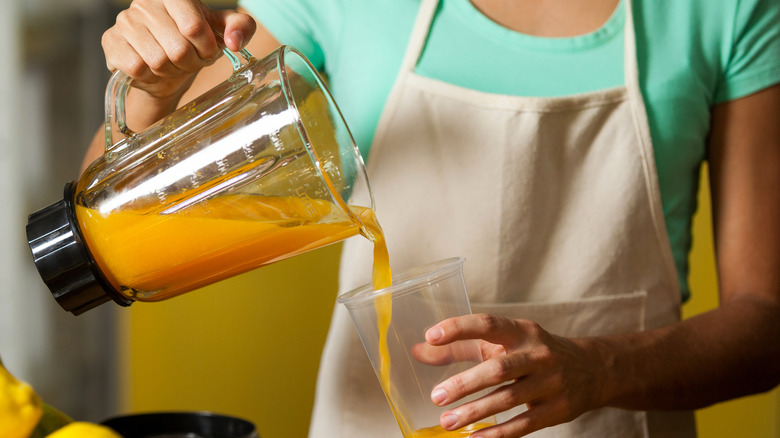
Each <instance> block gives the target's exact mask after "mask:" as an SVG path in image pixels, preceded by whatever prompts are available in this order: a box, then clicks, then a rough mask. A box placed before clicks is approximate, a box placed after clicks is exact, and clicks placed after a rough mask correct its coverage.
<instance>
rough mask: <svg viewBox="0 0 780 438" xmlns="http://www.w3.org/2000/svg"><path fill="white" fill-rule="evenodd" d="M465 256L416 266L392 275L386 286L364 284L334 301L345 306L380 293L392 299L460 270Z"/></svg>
mask: <svg viewBox="0 0 780 438" xmlns="http://www.w3.org/2000/svg"><path fill="white" fill-rule="evenodd" d="M465 262H466V258H465V257H451V258H447V259H443V260H439V261H436V262H433V263H428V264H426V265H421V266H416V267H414V268H410V269H407V270H404V271H402V272H400V273H398V274H396V275H393V284H392V285H391V286H388V287H386V288H382V289H379V290H374V286H373V285H372V284H371V283H368V284H364V285H363V286H360V287H358V288H356V289H352V290H351V291H349V292H345V293H343V294H341V295H339V296H338V298H336V302H338V303H339V304H344V305H346V306H353V305H356V304H361V303H365V302H367V301H373V300H374V299H375V298H376V297H378V296H380V295H386V294H392V295H393V299H395V298H399V297H402V296H404V295H407V294H409V293H412V292H414V291H416V290H417V289H418V288H419V287H421V286H428V285H430V284H432V283H434V282H435V281H438V280H441V279H444V278H447V277H450V276H452V275H454V274H456V273H457V272H459V271H460V268H461V267H462V266H463V263H465Z"/></svg>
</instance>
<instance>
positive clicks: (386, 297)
mask: <svg viewBox="0 0 780 438" xmlns="http://www.w3.org/2000/svg"><path fill="white" fill-rule="evenodd" d="M360 220H361V221H362V222H363V225H364V226H365V232H364V233H363V234H364V236H365V237H367V238H368V239H370V240H371V241H373V243H374V266H373V272H372V285H373V287H374V290H379V289H384V288H386V287H389V286H391V285H392V276H391V270H390V258H389V255H388V251H387V244H386V242H385V236H384V233H383V232H382V228H381V227H380V226H379V222H378V221H377V218H376V215H375V214H374V211H373V210H370V209H363V210H362V211H361V212H360ZM392 298H393V297H392V294H389V293H386V294H381V295H378V296H377V297H376V298H375V299H374V309H375V310H376V314H377V329H378V330H379V382H380V384H381V385H382V389H383V390H384V391H385V393H386V394H391V393H392V390H393V385H392V382H391V380H390V352H389V349H388V346H387V334H388V331H389V328H390V322H391V321H392V313H393V299H392ZM388 402H389V403H390V408H391V409H392V410H393V415H395V418H396V420H397V421H398V426H399V427H400V428H401V433H403V435H404V437H405V438H461V437H468V436H469V435H471V434H472V433H473V432H475V431H477V430H479V429H482V428H483V427H487V426H490V424H487V423H486V424H480V423H478V424H474V425H469V426H466V427H464V428H461V429H458V430H454V431H449V430H444V429H443V428H442V427H441V426H439V425H436V426H432V427H426V428H423V429H418V430H411V427H410V425H409V424H406V422H405V421H404V418H403V416H402V415H401V414H400V413H399V410H401V409H400V408H401V407H400V406H396V405H395V404H394V402H393V401H392V400H391V399H390V397H388Z"/></svg>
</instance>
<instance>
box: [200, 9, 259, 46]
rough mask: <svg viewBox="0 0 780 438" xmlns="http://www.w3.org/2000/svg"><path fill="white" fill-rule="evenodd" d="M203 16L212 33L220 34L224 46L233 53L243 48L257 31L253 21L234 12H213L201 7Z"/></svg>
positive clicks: (247, 16)
mask: <svg viewBox="0 0 780 438" xmlns="http://www.w3.org/2000/svg"><path fill="white" fill-rule="evenodd" d="M203 8H204V11H203V15H204V16H205V17H206V20H207V21H208V22H209V25H210V26H211V28H212V29H213V30H214V32H217V33H221V34H222V35H223V40H224V41H225V46H226V47H227V48H228V49H229V50H232V51H234V52H237V51H239V50H241V49H243V48H244V46H245V45H246V43H247V42H249V40H250V39H252V36H253V35H254V34H255V30H257V24H256V23H255V20H254V19H253V18H252V17H250V16H249V15H247V14H244V13H241V12H238V11H234V10H219V11H217V10H213V9H209V8H207V7H205V6H204V7H203Z"/></svg>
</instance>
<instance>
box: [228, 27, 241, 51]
mask: <svg viewBox="0 0 780 438" xmlns="http://www.w3.org/2000/svg"><path fill="white" fill-rule="evenodd" d="M230 39H231V40H233V42H234V43H236V45H237V46H238V48H239V49H242V48H243V47H244V34H243V33H241V32H239V31H237V30H234V31H233V32H230Z"/></svg>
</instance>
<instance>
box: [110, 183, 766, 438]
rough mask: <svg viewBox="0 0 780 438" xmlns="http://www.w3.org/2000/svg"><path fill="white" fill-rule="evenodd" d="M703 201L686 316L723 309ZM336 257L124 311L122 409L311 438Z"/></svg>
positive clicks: (761, 432)
mask: <svg viewBox="0 0 780 438" xmlns="http://www.w3.org/2000/svg"><path fill="white" fill-rule="evenodd" d="M706 186H707V184H706V179H705V180H704V183H703V184H702V187H706ZM700 205H701V207H700V213H699V214H698V215H697V217H696V220H695V225H694V228H695V232H694V238H695V243H694V249H693V254H692V256H691V261H692V272H691V287H692V290H693V298H692V299H691V301H690V302H689V303H688V304H687V305H686V306H685V308H684V313H685V315H686V316H690V315H693V314H696V313H699V312H702V311H705V310H707V309H710V308H713V307H715V306H716V305H717V292H716V291H717V281H716V276H715V270H714V261H713V255H712V241H711V228H710V226H709V199H708V194H707V192H706V191H703V193H702V196H701V201H700ZM338 251H339V247H338V246H332V247H328V248H324V249H321V250H318V251H315V252H313V253H309V254H305V255H302V256H298V257H296V258H294V259H291V260H287V261H284V262H280V263H277V264H275V265H271V266H268V267H265V268H262V269H259V270H257V271H254V272H251V273H248V274H245V275H243V276H240V277H237V278H233V279H231V280H227V281H224V282H222V283H219V284H217V285H214V286H211V287H208V288H205V289H203V290H200V291H197V292H195V293H191V294H187V295H184V296H181V297H178V298H176V299H174V300H172V301H168V302H161V303H154V304H144V303H136V304H134V305H133V306H132V307H131V308H130V309H128V310H127V311H125V312H122V317H123V319H122V321H121V326H122V334H121V338H120V340H119V342H120V345H121V346H122V356H123V357H122V364H123V366H124V369H123V373H122V375H123V381H122V409H123V411H125V412H136V411H158V410H210V411H216V412H222V413H227V414H232V415H237V416H241V417H244V418H247V419H249V420H251V421H253V422H254V423H255V424H257V426H258V429H259V431H260V434H261V435H262V437H263V438H303V437H305V436H306V432H307V430H308V421H309V413H310V410H311V405H312V400H313V389H314V380H315V377H316V371H317V365H318V360H319V354H320V350H321V348H322V344H323V342H324V340H325V334H326V331H327V326H328V323H329V318H330V312H331V309H332V306H333V305H334V298H335V290H336V270H337V265H338V262H337V258H338ZM779 417H780V392H778V391H777V390H775V391H772V392H770V393H768V394H764V395H759V396H754V397H748V398H745V399H741V400H737V401H732V402H728V403H722V404H719V405H716V406H713V407H711V408H708V409H704V410H701V411H700V412H698V413H697V420H698V423H699V431H700V436H701V437H702V438H720V437H724V438H725V437H751V438H780V424H778V418H779Z"/></svg>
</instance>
